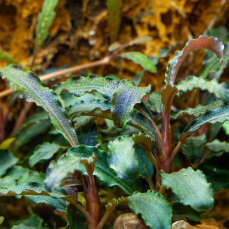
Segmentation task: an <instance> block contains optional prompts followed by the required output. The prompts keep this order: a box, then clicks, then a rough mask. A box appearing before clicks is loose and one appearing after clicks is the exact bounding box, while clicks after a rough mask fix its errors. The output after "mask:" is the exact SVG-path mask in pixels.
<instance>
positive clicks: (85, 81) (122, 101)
mask: <svg viewBox="0 0 229 229" xmlns="http://www.w3.org/2000/svg"><path fill="white" fill-rule="evenodd" d="M62 90H67V91H68V92H70V93H73V94H75V95H76V96H82V95H83V94H84V93H85V92H92V91H97V92H99V93H101V94H102V95H103V96H104V97H105V98H107V99H109V100H112V105H113V106H112V107H113V108H112V112H113V119H114V121H115V124H116V125H118V126H121V127H125V125H126V122H128V121H130V119H131V116H132V115H133V108H134V106H135V104H137V103H140V102H141V100H142V97H143V96H144V95H146V94H148V93H149V92H150V85H149V86H148V87H145V88H139V87H136V86H134V85H133V83H132V82H131V81H128V80H121V81H118V80H114V79H112V78H110V77H106V78H99V77H96V76H94V75H92V76H89V77H80V76H79V77H73V78H71V79H70V80H67V81H65V82H64V83H63V84H61V85H60V86H58V87H57V88H56V90H55V91H56V93H61V91H62Z"/></svg>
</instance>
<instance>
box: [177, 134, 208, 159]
mask: <svg viewBox="0 0 229 229" xmlns="http://www.w3.org/2000/svg"><path fill="white" fill-rule="evenodd" d="M206 142H207V139H206V135H205V134H202V135H200V136H197V137H188V138H187V139H186V140H185V142H184V143H183V144H182V146H181V149H182V152H183V153H184V154H185V155H186V156H187V158H188V159H189V160H190V161H191V162H192V163H197V162H198V161H200V160H201V158H202V157H203V154H204V147H205V144H206Z"/></svg>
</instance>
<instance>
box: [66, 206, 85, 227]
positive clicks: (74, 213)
mask: <svg viewBox="0 0 229 229" xmlns="http://www.w3.org/2000/svg"><path fill="white" fill-rule="evenodd" d="M66 217H67V221H68V226H67V227H66V229H86V228H87V224H86V219H85V216H84V215H83V214H82V213H81V212H80V211H79V210H78V209H77V208H75V207H74V206H73V205H71V204H70V205H69V206H68V208H67V215H66Z"/></svg>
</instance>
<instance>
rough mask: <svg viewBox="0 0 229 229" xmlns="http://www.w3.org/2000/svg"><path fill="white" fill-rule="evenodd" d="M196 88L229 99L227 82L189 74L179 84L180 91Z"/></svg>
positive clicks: (225, 99)
mask: <svg viewBox="0 0 229 229" xmlns="http://www.w3.org/2000/svg"><path fill="white" fill-rule="evenodd" d="M194 88H200V89H201V90H207V91H208V92H210V93H212V94H214V95H215V96H216V98H219V99H223V100H224V101H227V100H228V90H227V88H226V84H225V83H218V82H217V81H216V80H215V79H213V80H206V79H203V78H198V77H195V76H189V77H187V78H186V79H185V80H182V81H181V82H179V83H178V84H177V89H178V91H179V92H187V91H191V90H193V89H194Z"/></svg>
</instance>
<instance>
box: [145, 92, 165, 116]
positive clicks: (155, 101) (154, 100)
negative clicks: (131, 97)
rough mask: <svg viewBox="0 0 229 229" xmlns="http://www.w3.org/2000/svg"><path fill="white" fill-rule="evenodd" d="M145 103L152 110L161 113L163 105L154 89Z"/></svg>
mask: <svg viewBox="0 0 229 229" xmlns="http://www.w3.org/2000/svg"><path fill="white" fill-rule="evenodd" d="M146 105H147V107H148V108H149V109H150V110H151V111H152V112H156V113H161V112H162V107H163V105H162V101H161V95H160V94H159V93H158V92H156V91H154V92H153V93H152V94H150V96H149V99H148V100H147V101H146Z"/></svg>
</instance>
